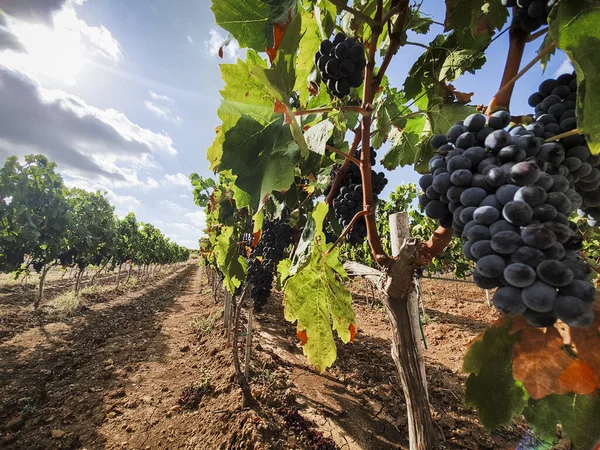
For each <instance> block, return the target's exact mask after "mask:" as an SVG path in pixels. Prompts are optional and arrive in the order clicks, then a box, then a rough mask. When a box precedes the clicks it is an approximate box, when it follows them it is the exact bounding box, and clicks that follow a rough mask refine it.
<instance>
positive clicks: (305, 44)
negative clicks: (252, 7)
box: [294, 9, 322, 107]
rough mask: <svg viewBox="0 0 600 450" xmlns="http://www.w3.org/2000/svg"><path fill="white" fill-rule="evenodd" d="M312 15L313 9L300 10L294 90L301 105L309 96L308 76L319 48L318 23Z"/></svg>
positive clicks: (303, 104)
mask: <svg viewBox="0 0 600 450" xmlns="http://www.w3.org/2000/svg"><path fill="white" fill-rule="evenodd" d="M314 15H315V12H314V11H313V12H311V11H306V10H304V9H301V10H300V17H301V18H302V31H301V33H302V40H301V41H300V47H299V49H298V56H297V59H296V84H295V86H294V90H296V91H298V92H299V93H300V105H301V106H303V107H304V106H306V103H307V102H308V98H309V96H310V92H309V90H308V89H307V86H308V76H309V74H310V73H311V72H312V71H313V69H314V68H315V62H314V58H315V53H317V51H318V50H319V45H320V44H321V40H322V38H321V31H320V29H319V23H318V22H317V20H316V19H315V17H314Z"/></svg>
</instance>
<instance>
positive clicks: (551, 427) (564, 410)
mask: <svg viewBox="0 0 600 450" xmlns="http://www.w3.org/2000/svg"><path fill="white" fill-rule="evenodd" d="M598 394H599V393H598V392H597V393H596V394H592V395H574V394H568V395H555V394H554V395H549V396H548V397H545V398H543V399H541V400H533V399H531V400H529V404H528V405H527V408H525V411H524V415H525V418H526V419H527V421H528V422H529V423H530V424H531V425H532V426H533V429H534V430H535V432H536V434H539V435H540V436H542V437H545V438H548V439H553V438H554V437H555V436H556V424H557V423H560V424H561V425H562V428H563V433H564V434H565V435H566V436H567V437H568V438H569V439H570V440H571V441H573V443H574V444H575V445H576V446H577V447H579V448H586V449H587V448H592V447H593V446H594V444H597V443H598V442H600V426H598V424H600V398H599V396H598Z"/></svg>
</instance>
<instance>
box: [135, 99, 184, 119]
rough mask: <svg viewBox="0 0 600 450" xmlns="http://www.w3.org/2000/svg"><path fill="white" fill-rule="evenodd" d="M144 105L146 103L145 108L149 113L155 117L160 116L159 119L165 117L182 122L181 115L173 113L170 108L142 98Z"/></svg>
mask: <svg viewBox="0 0 600 450" xmlns="http://www.w3.org/2000/svg"><path fill="white" fill-rule="evenodd" d="M144 105H146V108H148V110H149V111H150V112H151V113H153V114H154V115H156V116H157V117H160V118H161V119H165V120H168V121H171V122H175V123H181V122H182V119H181V117H179V116H177V115H175V114H174V113H173V111H171V109H170V108H167V107H166V106H159V105H157V104H155V103H152V102H151V101H150V100H144Z"/></svg>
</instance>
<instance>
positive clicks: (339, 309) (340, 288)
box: [281, 203, 356, 372]
mask: <svg viewBox="0 0 600 450" xmlns="http://www.w3.org/2000/svg"><path fill="white" fill-rule="evenodd" d="M328 209H329V208H328V207H327V205H326V204H325V203H319V204H317V206H316V208H315V209H314V211H313V213H312V216H311V219H310V221H311V222H312V227H313V231H314V233H313V238H314V239H313V243H312V244H313V245H312V246H310V247H305V249H306V250H308V251H309V253H308V255H307V256H306V258H304V260H303V261H304V262H303V264H302V266H300V267H297V268H296V272H295V273H294V274H293V275H292V276H291V277H290V278H288V279H287V280H286V282H285V286H284V300H283V302H284V315H285V319H286V320H288V321H290V322H296V321H297V327H298V336H299V337H301V339H302V342H303V351H304V354H305V355H306V357H307V358H308V361H309V362H310V363H311V364H312V365H313V366H315V367H316V368H317V370H319V371H321V372H322V371H324V370H325V369H326V368H327V367H329V366H331V365H332V364H333V363H334V362H335V359H336V357H337V351H336V347H335V341H334V338H333V330H335V331H336V332H337V334H338V336H339V337H340V339H341V340H342V341H343V342H344V343H346V342H349V341H350V340H352V339H353V337H354V333H355V332H356V316H355V315H354V311H353V310H352V294H351V293H350V291H348V289H347V288H346V287H345V286H344V285H343V284H342V282H341V281H340V279H347V275H346V272H345V271H344V268H343V266H342V264H341V262H340V260H339V255H338V253H339V250H338V249H337V248H336V249H334V250H333V251H332V252H331V253H330V254H329V255H327V256H325V254H324V252H325V250H326V249H327V245H326V244H325V235H324V234H323V231H322V229H323V220H324V218H325V216H326V215H327V211H328ZM281 269H282V271H283V272H288V271H289V270H291V269H290V268H289V265H286V266H285V267H281Z"/></svg>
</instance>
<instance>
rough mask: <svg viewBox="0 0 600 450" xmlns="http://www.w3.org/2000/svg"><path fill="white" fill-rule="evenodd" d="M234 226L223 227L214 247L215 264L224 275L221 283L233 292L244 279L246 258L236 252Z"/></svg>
mask: <svg viewBox="0 0 600 450" xmlns="http://www.w3.org/2000/svg"><path fill="white" fill-rule="evenodd" d="M233 232H234V227H223V228H222V232H221V235H220V236H219V237H218V238H217V245H216V247H215V253H216V260H217V266H218V267H219V270H221V273H222V274H223V276H224V277H225V278H224V279H223V285H224V286H225V287H226V288H227V290H228V291H229V292H230V293H232V294H233V291H234V290H235V288H237V287H239V286H240V285H241V284H242V282H243V281H244V280H245V279H246V260H245V259H244V258H243V257H241V256H240V255H239V253H238V247H237V241H236V239H234V236H233Z"/></svg>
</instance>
